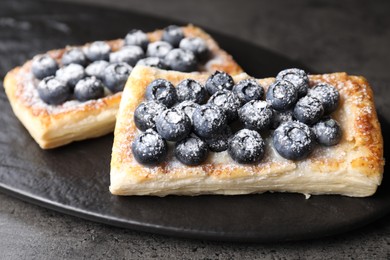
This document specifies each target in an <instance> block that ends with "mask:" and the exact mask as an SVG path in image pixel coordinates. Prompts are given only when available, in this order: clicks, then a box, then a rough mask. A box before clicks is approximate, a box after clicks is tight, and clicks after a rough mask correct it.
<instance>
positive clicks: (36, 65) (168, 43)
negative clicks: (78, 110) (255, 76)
mask: <svg viewBox="0 0 390 260" xmlns="http://www.w3.org/2000/svg"><path fill="white" fill-rule="evenodd" d="M209 56H210V51H209V49H208V47H207V44H206V42H205V41H204V40H203V39H201V38H198V37H187V38H186V37H185V36H184V33H183V30H182V29H181V28H180V27H178V26H175V25H171V26H168V27H167V28H165V29H164V31H163V34H162V37H161V40H159V41H156V42H149V37H148V36H147V34H146V33H144V32H143V31H141V30H131V31H130V32H129V33H128V34H127V35H126V37H125V38H124V45H123V47H122V48H120V49H119V50H116V51H113V50H112V49H111V47H110V45H109V44H107V43H106V42H103V41H96V42H93V43H91V44H89V45H87V46H84V47H82V48H78V47H73V48H69V49H67V50H66V51H65V52H64V54H63V55H62V58H61V60H60V61H57V60H55V59H54V58H52V57H51V56H50V55H48V54H46V55H41V56H37V57H35V58H34V60H33V62H32V73H33V75H34V76H35V78H37V79H38V80H40V82H39V84H38V86H37V89H38V94H39V97H40V98H41V99H42V100H43V101H44V102H45V103H47V104H51V105H60V104H62V103H63V102H65V101H67V100H69V99H76V100H79V101H87V100H91V99H98V98H101V97H103V96H104V95H105V90H106V89H108V90H110V91H111V92H112V93H116V92H119V91H122V90H123V87H124V85H125V83H126V80H127V78H128V76H129V75H130V73H131V71H132V69H133V67H134V66H135V65H137V64H141V65H145V66H151V67H156V68H160V69H172V70H177V71H184V72H190V71H196V70H197V69H198V66H199V64H201V63H203V62H205V61H206V60H207V59H208V57H209ZM199 98H202V97H199Z"/></svg>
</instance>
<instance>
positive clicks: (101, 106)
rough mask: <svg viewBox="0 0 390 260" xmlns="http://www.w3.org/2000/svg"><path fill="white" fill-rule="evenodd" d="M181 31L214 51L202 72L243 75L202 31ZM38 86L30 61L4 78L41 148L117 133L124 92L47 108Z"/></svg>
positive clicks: (154, 35)
mask: <svg viewBox="0 0 390 260" xmlns="http://www.w3.org/2000/svg"><path fill="white" fill-rule="evenodd" d="M182 28H183V31H184V34H185V35H186V36H187V37H189V36H192V37H201V38H202V39H204V40H205V41H206V43H207V45H208V47H209V49H210V51H211V58H210V60H208V61H207V62H206V64H205V65H204V66H202V67H201V68H199V70H200V72H204V73H207V72H208V73H210V72H213V71H215V70H222V71H226V72H227V73H230V74H232V75H235V74H238V73H241V72H242V69H241V67H240V66H239V65H238V64H237V63H236V62H235V61H234V60H233V58H232V57H231V56H230V55H229V54H227V53H226V52H225V51H224V50H221V49H220V48H219V46H218V44H217V43H216V42H215V41H214V40H213V39H212V38H211V36H210V35H208V34H207V33H205V32H204V31H203V30H202V29H200V28H198V27H196V26H193V25H188V26H185V27H182ZM161 34H162V30H157V31H154V32H151V33H148V36H149V39H150V41H152V42H153V41H156V40H159V39H160V37H161ZM107 43H109V45H110V46H111V48H112V50H113V51H115V50H118V49H119V48H121V47H122V46H123V40H122V39H118V40H112V41H107ZM87 45H88V44H87ZM67 48H70V47H67ZM65 50H66V48H65V49H61V50H53V51H49V52H48V54H50V55H51V56H52V57H53V58H55V59H56V60H58V61H60V60H61V57H62V55H63V53H64V51H65ZM36 84H37V81H36V80H34V79H33V77H32V74H31V61H28V62H26V63H25V64H24V65H23V66H21V67H17V68H15V69H13V70H11V71H10V72H9V73H8V74H7V75H6V77H5V79H4V88H5V91H6V93H7V96H8V99H9V101H10V103H11V106H12V109H13V111H14V113H15V115H16V116H17V117H18V118H19V120H20V121H21V122H22V123H23V125H24V126H25V127H26V128H27V130H28V131H29V132H30V134H31V136H32V137H33V138H34V139H35V140H36V142H37V143H38V144H39V145H40V147H41V148H43V149H48V148H54V147H58V146H62V145H65V144H68V143H70V142H73V141H77V140H83V139H87V138H93V137H98V136H102V135H105V134H107V133H110V132H112V131H113V130H114V126H115V116H116V113H117V111H118V108H119V103H120V100H121V96H122V93H121V92H120V93H116V94H114V95H108V96H106V97H104V98H100V99H98V100H92V101H88V102H84V103H80V102H74V101H70V102H69V101H68V102H66V103H65V104H64V105H61V106H56V107H54V106H50V105H45V104H44V103H43V102H42V101H40V100H39V99H38V98H37V91H36V89H35V87H34V85H36Z"/></svg>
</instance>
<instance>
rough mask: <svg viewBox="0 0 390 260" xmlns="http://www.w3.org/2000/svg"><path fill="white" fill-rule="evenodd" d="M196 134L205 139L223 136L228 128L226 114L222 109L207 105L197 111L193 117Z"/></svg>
mask: <svg viewBox="0 0 390 260" xmlns="http://www.w3.org/2000/svg"><path fill="white" fill-rule="evenodd" d="M192 122H193V125H194V132H195V133H196V134H197V135H199V136H200V137H203V138H212V137H214V136H216V135H218V134H221V133H222V132H223V130H224V129H225V127H226V126H227V119H226V114H225V112H224V111H223V109H222V108H220V107H218V106H216V105H213V104H206V105H202V106H200V107H198V108H197V109H195V111H194V114H193V115H192Z"/></svg>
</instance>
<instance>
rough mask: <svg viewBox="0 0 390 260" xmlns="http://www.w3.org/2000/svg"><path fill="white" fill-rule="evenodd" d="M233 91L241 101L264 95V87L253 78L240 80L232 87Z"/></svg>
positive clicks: (255, 98) (257, 98) (259, 97)
mask: <svg viewBox="0 0 390 260" xmlns="http://www.w3.org/2000/svg"><path fill="white" fill-rule="evenodd" d="M233 92H234V93H236V95H237V96H238V97H239V98H240V100H241V101H242V103H247V102H249V101H251V100H260V99H262V98H263V96H264V88H263V87H262V86H261V85H260V84H259V83H257V81H256V80H254V79H244V80H241V81H240V82H238V83H237V84H236V85H235V86H234V87H233Z"/></svg>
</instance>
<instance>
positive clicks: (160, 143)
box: [131, 129, 168, 165]
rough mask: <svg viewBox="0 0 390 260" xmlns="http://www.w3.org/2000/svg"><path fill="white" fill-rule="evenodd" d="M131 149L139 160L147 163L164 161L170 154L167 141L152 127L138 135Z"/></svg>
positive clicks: (153, 163) (154, 163)
mask: <svg viewBox="0 0 390 260" xmlns="http://www.w3.org/2000/svg"><path fill="white" fill-rule="evenodd" d="M131 150H132V152H133V155H134V158H135V159H136V160H137V162H139V163H141V164H146V165H156V164H159V163H162V162H163V161H165V158H166V157H167V155H168V145H167V142H166V141H165V140H164V139H163V138H162V137H161V136H160V135H159V134H158V133H157V132H156V131H154V130H152V129H149V130H146V132H144V133H142V134H140V135H139V136H137V137H136V138H135V139H134V141H133V144H132V146H131Z"/></svg>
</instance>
